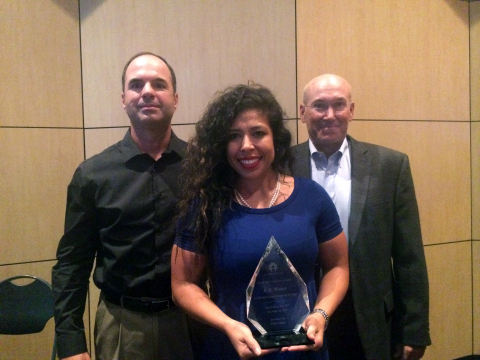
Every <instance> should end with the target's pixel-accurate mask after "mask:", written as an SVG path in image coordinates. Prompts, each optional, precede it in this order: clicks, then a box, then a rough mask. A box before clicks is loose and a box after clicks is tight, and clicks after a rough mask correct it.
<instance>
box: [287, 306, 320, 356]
mask: <svg viewBox="0 0 480 360" xmlns="http://www.w3.org/2000/svg"><path fill="white" fill-rule="evenodd" d="M302 326H303V328H304V329H305V332H306V333H307V337H308V338H309V339H310V340H312V341H314V342H315V344H311V345H294V346H289V347H283V348H282V351H309V350H310V351H318V350H319V349H320V348H321V347H322V346H323V331H324V329H325V318H324V317H323V316H322V315H321V314H318V313H314V314H310V315H308V316H307V318H306V319H305V321H304V322H303V325H302Z"/></svg>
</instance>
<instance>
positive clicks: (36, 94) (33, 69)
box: [0, 0, 82, 127]
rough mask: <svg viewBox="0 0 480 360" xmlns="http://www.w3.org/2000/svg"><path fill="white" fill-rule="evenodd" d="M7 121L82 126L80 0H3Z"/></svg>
mask: <svg viewBox="0 0 480 360" xmlns="http://www.w3.org/2000/svg"><path fill="white" fill-rule="evenodd" d="M0 34H2V36H1V37H0V64H2V66H0V78H1V79H2V82H3V84H4V88H3V89H2V91H1V92H0V125H1V126H62V127H80V126H82V108H81V104H82V96H81V94H82V88H81V84H80V38H79V31H78V4H77V2H76V1H69V0H56V1H35V0H24V1H8V0H2V1H0Z"/></svg>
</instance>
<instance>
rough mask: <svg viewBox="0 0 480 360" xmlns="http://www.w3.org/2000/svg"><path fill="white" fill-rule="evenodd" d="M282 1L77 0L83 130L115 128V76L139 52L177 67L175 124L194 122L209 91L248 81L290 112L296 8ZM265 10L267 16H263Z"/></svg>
mask: <svg viewBox="0 0 480 360" xmlns="http://www.w3.org/2000/svg"><path fill="white" fill-rule="evenodd" d="M294 4H295V3H294V1H293V0H282V1H270V0H261V1H253V0H251V1H241V2H239V1H235V0H227V1H186V0H184V1H153V0H151V1H147V0H146V1H135V2H132V1H127V0H105V1H103V2H100V3H99V2H98V1H94V0H82V1H81V28H82V29H81V30H82V64H83V74H84V77H83V78H84V100H85V124H86V127H99V126H121V125H126V124H128V119H127V117H126V116H125V114H124V113H123V110H122V109H121V107H119V106H118V102H119V101H120V92H121V86H120V74H121V72H122V69H123V66H124V63H125V62H126V60H127V59H128V58H129V57H130V56H131V55H133V54H134V53H136V52H139V51H145V50H148V51H153V52H156V53H158V54H160V55H163V56H164V57H165V58H166V59H167V61H169V63H171V65H172V66H173V68H174V69H175V71H176V74H177V79H178V93H179V106H178V110H177V112H176V114H175V116H174V118H173V122H174V123H177V124H179V123H181V124H184V123H195V122H197V120H198V118H199V117H200V114H201V113H202V111H203V110H204V108H205V106H206V104H207V102H208V101H209V100H210V98H211V97H212V95H213V94H214V93H215V92H216V91H218V90H222V89H223V88H225V87H226V86H228V85H232V84H236V83H239V82H241V83H245V82H247V81H248V80H253V81H256V82H259V83H262V84H264V85H266V86H268V87H271V88H272V90H273V91H275V93H276V95H277V96H278V98H279V100H280V102H281V103H282V105H283V106H285V107H286V109H287V111H288V112H289V114H290V116H292V117H293V116H294V114H295V110H296V102H295V93H296V87H295V5H294ZM266 14H268V16H265V15H266Z"/></svg>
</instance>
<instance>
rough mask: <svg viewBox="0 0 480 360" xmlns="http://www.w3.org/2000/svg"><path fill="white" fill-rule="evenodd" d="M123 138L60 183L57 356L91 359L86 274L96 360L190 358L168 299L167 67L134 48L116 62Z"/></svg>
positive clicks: (181, 148) (180, 320)
mask: <svg viewBox="0 0 480 360" xmlns="http://www.w3.org/2000/svg"><path fill="white" fill-rule="evenodd" d="M122 86H123V92H122V103H123V107H124V109H125V112H126V113H127V115H128V117H129V118H130V124H131V126H130V129H129V130H128V131H127V133H126V135H125V137H124V139H123V140H122V141H120V142H118V143H117V144H115V145H113V146H111V147H109V148H108V149H106V150H105V151H103V152H102V153H100V154H98V155H95V156H93V157H92V158H90V159H88V160H86V161H84V162H83V163H82V164H80V166H79V167H78V168H77V170H76V171H75V174H74V176H73V179H72V181H71V183H70V185H69V187H68V196H67V209H66V218H65V233H64V235H63V237H62V238H61V240H60V243H59V245H58V250H57V259H58V262H57V264H56V265H55V266H54V267H53V272H52V285H53V290H54V293H55V327H56V335H57V344H58V355H59V357H60V358H61V359H65V358H68V359H90V357H89V355H88V353H87V345H86V338H85V331H84V324H83V313H84V310H85V302H86V296H87V290H88V285H89V277H90V273H91V271H92V268H93V263H94V260H95V257H96V266H95V270H94V273H93V280H94V282H95V285H96V286H98V287H99V288H100V289H101V295H100V302H99V306H98V310H97V314H96V321H95V349H96V358H97V359H107V360H111V359H142V360H143V359H192V358H193V354H192V350H191V346H190V339H189V332H188V325H187V322H186V318H185V315H184V314H183V313H182V312H181V311H180V310H179V309H178V308H176V307H175V306H174V304H173V302H172V299H171V288H170V255H171V250H172V245H173V240H174V235H175V223H174V221H173V220H174V216H175V207H176V203H177V195H178V192H179V186H178V177H179V173H180V170H181V161H182V158H183V156H184V152H185V148H186V144H185V142H184V141H182V140H180V139H178V138H177V137H176V136H175V134H174V133H173V132H172V128H171V120H172V116H173V114H174V112H175V110H176V107H177V103H178V94H177V92H176V79H175V73H174V71H173V69H172V68H171V67H170V65H168V63H167V62H166V61H165V60H164V59H163V58H162V57H160V56H158V55H155V54H152V53H140V54H137V55H135V56H133V57H132V58H131V59H130V60H129V61H128V62H127V64H126V65H125V68H124V72H123V76H122Z"/></svg>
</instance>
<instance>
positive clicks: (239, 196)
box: [233, 174, 280, 209]
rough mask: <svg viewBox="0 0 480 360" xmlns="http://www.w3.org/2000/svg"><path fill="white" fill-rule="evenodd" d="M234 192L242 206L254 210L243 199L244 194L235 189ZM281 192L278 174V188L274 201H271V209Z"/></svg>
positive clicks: (274, 192) (274, 193)
mask: <svg viewBox="0 0 480 360" xmlns="http://www.w3.org/2000/svg"><path fill="white" fill-rule="evenodd" d="M233 192H234V193H235V199H236V200H237V202H238V203H239V204H240V205H243V206H246V207H248V208H250V209H251V208H252V207H251V206H250V205H248V204H247V202H246V201H245V199H244V198H243V196H242V194H240V193H239V192H238V191H237V189H233ZM279 192H280V174H277V186H276V187H275V190H274V191H273V196H272V199H271V200H270V204H269V205H268V207H269V208H271V207H272V206H273V205H274V204H275V203H276V202H277V199H278V194H279Z"/></svg>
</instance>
